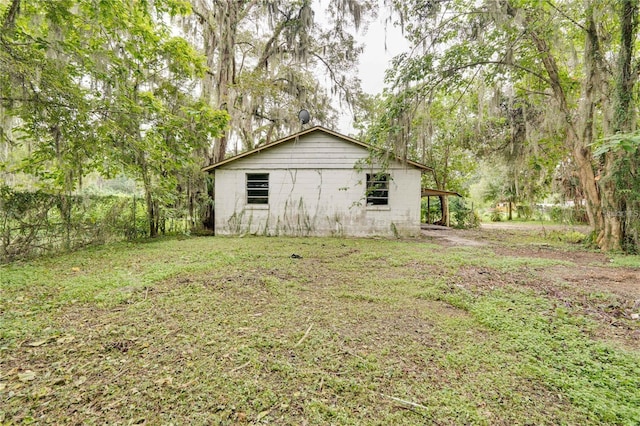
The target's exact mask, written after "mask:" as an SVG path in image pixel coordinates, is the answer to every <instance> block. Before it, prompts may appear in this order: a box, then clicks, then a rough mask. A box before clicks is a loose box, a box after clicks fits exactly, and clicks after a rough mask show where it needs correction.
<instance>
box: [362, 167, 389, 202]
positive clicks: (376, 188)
mask: <svg viewBox="0 0 640 426" xmlns="http://www.w3.org/2000/svg"><path fill="white" fill-rule="evenodd" d="M387 204H389V174H387V173H367V205H368V206H386V205H387Z"/></svg>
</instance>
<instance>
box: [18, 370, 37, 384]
mask: <svg viewBox="0 0 640 426" xmlns="http://www.w3.org/2000/svg"><path fill="white" fill-rule="evenodd" d="M35 378H36V373H35V372H33V371H31V370H26V371H23V372H22V373H18V380H20V381H21V382H30V381H31V380H33V379H35Z"/></svg>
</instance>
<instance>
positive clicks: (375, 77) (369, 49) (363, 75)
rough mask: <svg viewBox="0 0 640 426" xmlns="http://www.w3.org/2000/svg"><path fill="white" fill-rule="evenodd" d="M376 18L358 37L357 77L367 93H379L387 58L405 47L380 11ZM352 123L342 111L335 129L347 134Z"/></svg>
mask: <svg viewBox="0 0 640 426" xmlns="http://www.w3.org/2000/svg"><path fill="white" fill-rule="evenodd" d="M320 3H322V0H320ZM381 3H382V2H381ZM379 15H380V16H379V17H378V18H377V19H375V20H374V21H373V22H371V23H370V24H369V26H368V29H367V31H366V33H365V34H362V30H361V31H360V34H359V36H360V41H361V43H363V44H364V52H363V53H362V55H361V57H360V64H359V67H358V75H359V77H360V80H362V89H363V90H364V91H365V92H367V93H370V94H377V93H380V92H382V89H383V88H384V73H385V71H386V70H387V68H389V64H390V61H391V59H392V58H393V57H394V56H396V55H398V54H400V53H402V52H404V51H406V50H408V48H409V44H408V43H407V41H406V40H405V38H404V37H403V35H402V32H401V30H400V29H399V28H396V27H394V26H393V25H391V24H387V25H385V22H384V21H385V19H387V16H386V11H385V10H384V8H381V10H380V13H379ZM352 124H353V123H352V117H351V112H350V111H345V112H344V114H343V115H342V116H341V118H340V124H339V129H338V130H339V131H340V132H342V133H347V134H348V133H350V132H352V131H353V127H352Z"/></svg>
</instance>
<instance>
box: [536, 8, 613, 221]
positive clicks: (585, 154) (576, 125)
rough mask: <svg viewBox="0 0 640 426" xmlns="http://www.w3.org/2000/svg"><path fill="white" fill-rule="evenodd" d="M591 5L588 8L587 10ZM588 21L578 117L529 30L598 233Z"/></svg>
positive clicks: (593, 63) (595, 75)
mask: <svg viewBox="0 0 640 426" xmlns="http://www.w3.org/2000/svg"><path fill="white" fill-rule="evenodd" d="M590 9H591V8H589V10H590ZM587 16H588V18H587V19H588V22H587V25H586V28H585V30H586V32H587V34H586V39H585V49H584V80H583V82H582V96H581V99H580V105H579V113H578V120H577V122H576V119H575V118H574V114H573V113H572V111H571V109H570V108H569V105H568V101H567V96H566V93H565V91H564V88H563V87H562V84H561V81H560V73H559V71H558V66H557V64H556V61H555V58H554V57H553V55H552V54H551V52H550V49H549V47H548V45H547V43H546V41H545V40H544V39H543V38H541V37H540V36H539V35H538V33H537V32H536V31H535V30H534V29H532V30H530V31H529V34H530V36H531V39H532V40H533V42H534V45H535V46H536V49H537V50H538V53H539V54H540V55H541V60H542V63H543V64H544V67H545V70H546V71H547V75H548V76H549V84H550V85H551V88H552V90H553V94H554V98H555V100H556V102H557V103H558V108H559V110H560V112H561V113H562V114H563V115H564V117H565V120H566V123H567V125H566V131H567V134H566V140H565V142H566V144H567V146H568V147H569V148H570V150H571V152H572V154H573V160H574V162H575V167H576V172H577V175H578V179H579V180H580V185H581V187H582V190H583V192H584V195H585V199H586V203H587V204H586V209H587V216H588V218H589V225H590V226H591V227H592V228H593V230H594V231H595V232H596V233H597V234H599V233H600V232H601V231H602V230H603V228H604V217H603V214H602V203H601V199H600V193H599V191H598V185H597V182H596V177H595V174H594V171H593V156H592V154H591V149H590V145H591V144H592V143H593V140H594V139H593V138H594V135H593V120H594V110H595V102H594V91H595V89H596V87H595V86H596V84H597V83H598V80H599V72H598V65H599V64H598V63H597V61H598V58H599V57H600V53H599V51H598V50H599V40H598V35H597V30H596V24H595V21H594V18H593V14H592V13H591V12H587Z"/></svg>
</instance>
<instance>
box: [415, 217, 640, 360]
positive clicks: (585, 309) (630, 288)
mask: <svg viewBox="0 0 640 426" xmlns="http://www.w3.org/2000/svg"><path fill="white" fill-rule="evenodd" d="M553 231H556V232H560V233H566V232H571V231H578V232H581V233H584V234H586V233H588V232H589V227H585V226H569V225H551V226H549V225H537V224H531V223H525V224H523V223H505V222H496V223H486V224H485V223H483V224H482V226H481V228H480V229H472V230H459V229H451V228H445V227H441V226H428V227H424V228H423V231H422V234H423V237H424V238H426V239H429V240H431V241H433V242H434V243H436V244H439V245H442V246H444V247H455V246H470V247H478V246H486V247H487V248H489V249H490V250H491V251H493V253H495V254H496V255H498V256H504V257H519V258H538V259H550V260H558V261H562V262H563V263H562V264H560V265H553V266H549V267H532V268H527V269H526V271H518V272H513V273H504V272H499V271H496V270H491V271H489V270H482V268H481V269H478V268H474V267H469V268H466V269H464V270H463V271H462V272H461V273H460V274H459V275H460V276H459V279H460V283H461V285H465V286H466V285H469V286H472V287H474V286H486V285H489V286H490V287H491V288H493V287H499V286H502V285H505V286H508V285H513V284H514V283H517V284H518V286H520V285H526V286H528V287H531V288H532V289H533V290H535V291H537V292H540V293H541V294H544V295H546V296H547V297H552V298H553V299H555V300H557V303H558V306H561V307H564V308H568V309H577V310H579V311H581V312H582V313H583V314H586V315H587V316H589V317H591V318H593V319H595V320H596V321H598V322H599V323H600V324H602V326H601V327H600V328H599V330H598V331H597V332H596V334H597V335H599V336H601V337H604V338H608V339H615V340H619V341H621V342H623V343H624V344H625V345H627V346H628V347H631V348H634V349H637V348H639V347H640V330H639V329H638V326H637V324H638V323H639V322H640V321H639V320H638V319H637V317H636V315H638V314H640V261H639V262H638V265H637V266H633V265H632V266H630V267H619V266H613V265H612V258H611V256H610V255H607V254H606V253H601V252H598V251H589V250H586V249H584V248H583V247H582V246H580V245H575V246H568V245H564V246H563V245H559V244H558V243H557V242H556V243H554V242H553V241H551V240H549V241H550V242H549V243H545V239H544V236H545V235H549V233H551V232H553ZM541 237H542V238H541Z"/></svg>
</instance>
